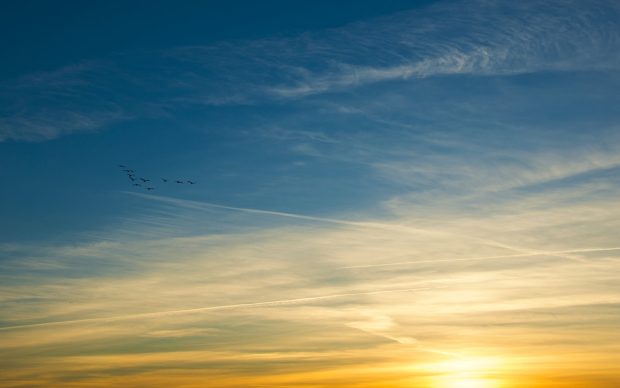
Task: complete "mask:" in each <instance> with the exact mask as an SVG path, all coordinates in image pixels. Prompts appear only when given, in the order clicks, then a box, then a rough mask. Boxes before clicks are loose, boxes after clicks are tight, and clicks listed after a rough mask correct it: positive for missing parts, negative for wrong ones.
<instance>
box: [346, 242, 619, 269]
mask: <svg viewBox="0 0 620 388" xmlns="http://www.w3.org/2000/svg"><path fill="white" fill-rule="evenodd" d="M617 250H620V247H611V248H584V249H571V250H565V251H535V252H531V253H520V254H514V255H499V256H482V257H463V258H439V259H435V260H418V261H400V262H395V263H384V264H364V265H351V266H347V267H341V269H363V268H376V267H391V266H399V265H412V264H425V263H441V262H455V261H476V260H493V259H508V258H513V257H532V256H555V255H563V254H570V253H587V252H605V251H617Z"/></svg>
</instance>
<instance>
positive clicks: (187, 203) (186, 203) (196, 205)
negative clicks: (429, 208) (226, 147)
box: [126, 191, 450, 235]
mask: <svg viewBox="0 0 620 388" xmlns="http://www.w3.org/2000/svg"><path fill="white" fill-rule="evenodd" d="M126 193H127V194H131V195H135V196H138V197H143V198H148V199H152V200H156V201H161V202H167V203H171V204H174V205H178V206H183V207H189V208H193V209H200V210H205V209H209V208H216V209H227V210H235V211H240V212H244V213H254V214H264V215H270V216H279V217H288V218H296V219H301V220H308V221H317V222H326V223H330V224H339V225H347V226H356V227H362V228H378V229H386V230H392V231H400V232H409V233H411V232H416V233H421V234H443V235H446V234H450V233H447V232H440V231H435V230H428V229H420V228H414V227H410V226H405V225H393V224H384V223H380V222H359V221H347V220H340V219H335V218H327V217H314V216H307V215H303V214H297V213H287V212H278V211H272V210H261V209H253V208H246V207H236V206H226V205H219V204H216V203H211V202H202V201H200V202H199V201H191V200H186V199H177V198H170V197H164V196H160V195H152V194H142V193H134V192H129V191H128V192H126Z"/></svg>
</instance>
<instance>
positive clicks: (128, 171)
mask: <svg viewBox="0 0 620 388" xmlns="http://www.w3.org/2000/svg"><path fill="white" fill-rule="evenodd" d="M123 171H125V172H128V173H129V172H134V171H133V170H129V169H127V170H123Z"/></svg>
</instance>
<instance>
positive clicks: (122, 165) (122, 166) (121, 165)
mask: <svg viewBox="0 0 620 388" xmlns="http://www.w3.org/2000/svg"><path fill="white" fill-rule="evenodd" d="M118 166H119V167H120V168H127V166H125V165H124V164H119V165H118Z"/></svg>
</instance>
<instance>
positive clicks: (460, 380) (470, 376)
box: [425, 357, 502, 388]
mask: <svg viewBox="0 0 620 388" xmlns="http://www.w3.org/2000/svg"><path fill="white" fill-rule="evenodd" d="M501 364H502V363H501V361H500V360H499V359H497V358H491V357H458V358H453V359H450V360H446V361H440V362H437V363H433V364H429V365H426V367H425V369H426V371H427V372H430V373H431V374H433V377H432V385H431V386H432V387H433V388H500V387H502V384H501V381H500V380H498V379H497V378H494V377H492V376H494V375H496V374H497V372H498V371H499V369H501V366H502V365H501Z"/></svg>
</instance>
